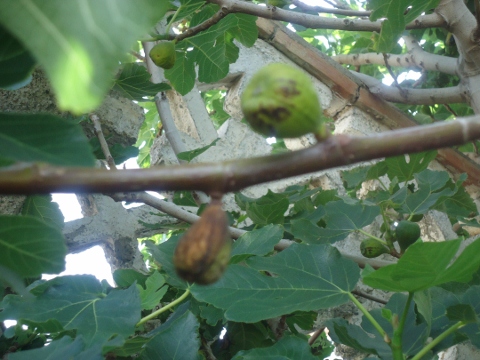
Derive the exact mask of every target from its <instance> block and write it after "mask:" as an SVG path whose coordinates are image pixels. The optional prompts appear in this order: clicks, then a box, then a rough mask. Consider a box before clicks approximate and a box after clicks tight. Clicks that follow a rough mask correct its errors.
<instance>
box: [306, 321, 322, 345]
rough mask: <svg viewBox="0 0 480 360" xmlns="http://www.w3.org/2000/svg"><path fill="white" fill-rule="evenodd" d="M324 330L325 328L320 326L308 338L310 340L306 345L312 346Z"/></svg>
mask: <svg viewBox="0 0 480 360" xmlns="http://www.w3.org/2000/svg"><path fill="white" fill-rule="evenodd" d="M325 329H326V328H325V326H322V327H321V328H320V329H317V330H315V332H314V333H313V334H312V336H310V339H308V345H310V346H312V345H313V343H314V342H315V341H316V340H317V339H318V337H319V336H320V335H322V333H323V332H324V331H325Z"/></svg>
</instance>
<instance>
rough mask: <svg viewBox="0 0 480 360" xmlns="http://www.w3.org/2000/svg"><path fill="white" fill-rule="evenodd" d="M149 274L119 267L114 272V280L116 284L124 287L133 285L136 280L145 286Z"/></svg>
mask: <svg viewBox="0 0 480 360" xmlns="http://www.w3.org/2000/svg"><path fill="white" fill-rule="evenodd" d="M147 278H148V276H147V275H145V274H142V273H139V272H138V271H135V270H133V269H117V270H115V271H114V272H113V280H115V284H117V286H119V287H122V288H127V287H130V286H132V285H133V284H134V283H135V281H136V282H137V284H140V285H142V286H145V282H146V280H147Z"/></svg>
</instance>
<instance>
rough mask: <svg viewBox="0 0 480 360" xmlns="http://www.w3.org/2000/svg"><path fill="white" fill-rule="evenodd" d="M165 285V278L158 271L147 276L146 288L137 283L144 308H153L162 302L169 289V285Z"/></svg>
mask: <svg viewBox="0 0 480 360" xmlns="http://www.w3.org/2000/svg"><path fill="white" fill-rule="evenodd" d="M164 285H165V278H164V277H163V276H162V275H161V274H160V273H159V272H158V271H155V272H154V273H153V274H151V275H150V276H149V277H148V278H147V280H146V281H145V287H146V288H145V289H143V288H142V286H141V285H137V289H138V292H139V294H140V300H141V302H142V309H144V310H152V309H153V308H155V306H157V305H158V304H159V303H160V300H162V298H163V296H164V295H165V293H166V292H167V290H168V286H164Z"/></svg>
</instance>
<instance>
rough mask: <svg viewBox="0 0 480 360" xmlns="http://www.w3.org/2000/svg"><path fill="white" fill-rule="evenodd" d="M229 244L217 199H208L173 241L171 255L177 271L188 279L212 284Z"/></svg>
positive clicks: (220, 272)
mask: <svg viewBox="0 0 480 360" xmlns="http://www.w3.org/2000/svg"><path fill="white" fill-rule="evenodd" d="M231 248H232V241H231V239H230V233H229V230H228V219H227V215H226V214H225V211H223V210H222V203H221V201H220V200H212V202H211V203H210V205H208V206H207V208H206V209H205V210H204V211H203V213H202V215H201V216H200V219H199V220H198V221H197V222H196V223H195V224H193V225H192V226H191V227H190V229H188V231H187V232H186V233H185V234H184V235H183V237H182V238H181V239H180V241H179V242H178V244H177V248H176V249H175V253H174V255H173V263H174V265H175V268H176V270H177V274H178V275H179V276H180V277H181V278H182V279H184V280H186V281H188V282H194V283H197V284H201V285H208V284H212V283H214V282H216V281H217V280H218V279H220V277H221V276H222V275H223V273H224V271H225V269H226V267H227V265H228V262H229V261H230V250H231Z"/></svg>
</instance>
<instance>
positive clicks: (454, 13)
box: [435, 0, 480, 114]
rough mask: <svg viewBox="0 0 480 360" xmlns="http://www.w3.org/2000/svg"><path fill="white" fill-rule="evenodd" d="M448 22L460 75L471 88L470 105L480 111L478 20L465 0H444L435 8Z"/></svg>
mask: <svg viewBox="0 0 480 360" xmlns="http://www.w3.org/2000/svg"><path fill="white" fill-rule="evenodd" d="M435 12H436V13H437V14H439V15H440V16H442V17H443V18H444V19H445V21H446V23H447V24H448V30H449V31H451V32H452V34H453V36H454V38H455V43H456V45H457V48H458V51H459V53H460V58H459V60H460V61H459V75H460V77H461V78H462V81H463V83H464V84H465V87H466V88H467V89H468V90H469V95H470V99H469V100H470V101H469V102H470V105H471V106H472V108H473V110H474V111H475V113H476V114H478V113H480V46H479V44H478V43H477V42H476V41H475V29H476V26H477V20H476V19H475V16H474V15H473V14H472V13H471V12H470V11H469V9H468V8H467V6H466V5H465V3H464V2H463V0H442V1H440V4H439V5H438V6H437V8H436V9H435Z"/></svg>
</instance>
